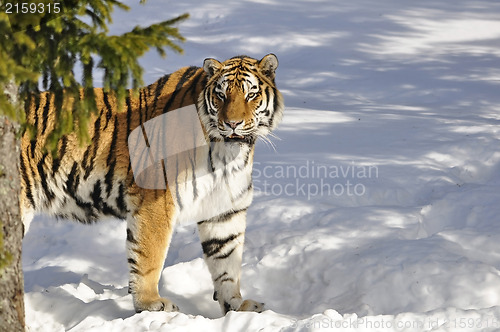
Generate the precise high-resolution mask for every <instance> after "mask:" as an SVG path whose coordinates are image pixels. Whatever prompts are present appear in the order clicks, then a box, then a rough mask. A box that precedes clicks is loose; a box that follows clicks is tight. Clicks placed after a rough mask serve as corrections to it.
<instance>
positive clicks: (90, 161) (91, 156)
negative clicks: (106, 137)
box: [82, 111, 102, 180]
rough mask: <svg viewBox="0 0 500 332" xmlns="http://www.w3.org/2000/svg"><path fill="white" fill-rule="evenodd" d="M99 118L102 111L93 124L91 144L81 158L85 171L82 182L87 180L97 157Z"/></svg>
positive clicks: (99, 129) (99, 133)
mask: <svg viewBox="0 0 500 332" xmlns="http://www.w3.org/2000/svg"><path fill="white" fill-rule="evenodd" d="M101 116H102V111H101V114H100V115H99V117H98V118H97V119H96V121H95V122H94V136H93V137H92V142H91V143H90V145H89V146H88V148H87V150H86V151H85V154H84V156H83V162H82V165H83V167H84V169H85V174H84V176H83V179H84V180H87V179H88V177H89V176H90V173H91V172H92V170H93V169H94V164H95V157H96V156H97V149H98V147H99V140H100V138H101Z"/></svg>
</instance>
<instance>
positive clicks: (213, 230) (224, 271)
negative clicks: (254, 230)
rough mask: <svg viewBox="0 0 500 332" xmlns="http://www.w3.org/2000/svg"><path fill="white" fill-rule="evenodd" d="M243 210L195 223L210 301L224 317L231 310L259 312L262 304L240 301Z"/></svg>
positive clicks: (244, 212)
mask: <svg viewBox="0 0 500 332" xmlns="http://www.w3.org/2000/svg"><path fill="white" fill-rule="evenodd" d="M245 226H246V209H242V210H238V211H231V212H228V213H225V214H222V215H219V216H217V217H214V218H212V219H208V220H205V221H201V222H199V223H198V231H199V235H200V240H201V245H202V248H203V256H204V258H205V262H206V263H207V265H208V269H209V271H210V274H211V275H212V280H213V283H214V290H215V291H214V300H215V301H218V302H219V304H220V307H221V310H222V312H223V313H224V314H226V313H227V312H228V311H231V310H237V311H255V312H262V311H263V310H264V303H259V302H256V301H253V300H245V301H243V299H242V298H241V293H240V274H241V258H242V254H243V242H244V238H245Z"/></svg>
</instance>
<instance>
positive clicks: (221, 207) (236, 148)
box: [166, 143, 252, 223]
mask: <svg viewBox="0 0 500 332" xmlns="http://www.w3.org/2000/svg"><path fill="white" fill-rule="evenodd" d="M250 154H251V147H249V146H248V145H246V144H240V143H212V144H211V145H209V146H206V147H202V148H197V149H193V150H190V151H187V152H185V153H182V154H179V155H176V156H175V157H174V158H170V159H169V160H167V167H166V168H167V175H168V179H169V189H170V192H171V193H172V196H173V199H174V202H175V204H176V207H177V210H178V212H179V214H178V217H177V220H178V222H181V223H186V222H199V221H202V220H206V219H210V218H213V217H215V216H218V215H220V214H223V213H226V212H228V211H231V210H240V209H243V208H246V207H248V206H249V205H250V203H251V201H252V163H251V162H252V160H251V156H250ZM170 179H175V181H171V180H170Z"/></svg>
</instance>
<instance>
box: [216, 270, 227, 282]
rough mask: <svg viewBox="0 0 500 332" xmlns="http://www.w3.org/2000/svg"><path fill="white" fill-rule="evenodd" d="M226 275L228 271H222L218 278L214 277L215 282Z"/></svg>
mask: <svg viewBox="0 0 500 332" xmlns="http://www.w3.org/2000/svg"><path fill="white" fill-rule="evenodd" d="M225 276H227V272H224V273H222V274H221V275H219V276H218V277H217V278H215V279H214V282H217V281H219V280H220V279H221V278H222V277H225Z"/></svg>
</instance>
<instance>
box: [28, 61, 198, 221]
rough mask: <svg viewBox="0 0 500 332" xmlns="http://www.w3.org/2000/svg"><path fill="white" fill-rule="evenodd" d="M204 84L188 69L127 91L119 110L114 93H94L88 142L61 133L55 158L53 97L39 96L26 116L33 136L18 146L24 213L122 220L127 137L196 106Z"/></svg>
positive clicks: (126, 205)
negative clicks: (50, 146) (49, 146)
mask: <svg viewBox="0 0 500 332" xmlns="http://www.w3.org/2000/svg"><path fill="white" fill-rule="evenodd" d="M205 84H206V75H205V73H204V72H203V70H202V69H201V68H197V67H186V68H183V69H181V70H179V71H177V72H175V73H173V74H170V75H167V76H165V77H163V78H161V79H160V80H158V81H157V82H155V83H153V84H152V85H150V86H147V87H145V88H142V89H141V90H140V91H139V95H138V96H137V97H136V96H134V95H133V93H132V91H129V96H128V97H127V99H126V102H125V108H124V109H123V110H118V108H117V101H116V98H115V97H114V96H113V95H112V94H107V93H105V92H104V91H103V90H102V89H95V95H96V104H97V107H98V110H99V111H98V115H93V116H92V117H91V119H90V121H89V123H90V124H91V125H89V137H90V142H89V144H88V145H86V146H81V144H80V143H79V139H78V137H77V134H76V133H75V134H70V135H65V136H63V137H62V138H61V140H60V141H59V143H58V145H57V152H56V154H55V158H53V156H52V154H51V153H49V152H47V151H45V150H44V148H43V147H44V145H45V143H46V141H47V138H48V136H49V135H50V133H51V131H52V130H53V129H54V121H55V112H54V111H53V104H54V96H53V95H51V94H49V93H46V92H45V93H42V94H41V95H40V97H39V102H38V103H37V104H34V103H31V105H30V106H29V108H28V112H27V119H28V122H29V123H30V124H31V125H32V126H34V128H36V137H35V138H34V139H30V135H29V134H28V133H26V134H25V135H24V136H23V138H22V143H21V167H20V170H21V176H22V178H21V181H22V193H23V195H22V199H21V202H22V207H23V210H25V211H29V210H33V211H34V212H38V211H40V212H42V211H43V212H45V213H49V214H53V215H56V216H58V217H63V218H66V219H75V220H78V221H80V222H83V223H91V222H94V221H97V220H99V219H100V218H102V217H103V216H114V217H117V218H121V219H125V218H126V214H127V212H128V211H129V210H130V205H131V203H132V202H130V201H129V198H128V195H127V194H128V193H129V191H130V190H131V189H132V187H134V179H133V175H132V172H131V171H132V169H131V167H130V157H129V150H128V146H127V138H128V137H129V135H130V133H131V132H132V130H134V129H135V128H137V127H139V126H141V124H144V123H145V122H147V121H148V120H150V119H152V118H154V117H156V116H159V115H161V114H162V113H166V112H168V111H170V110H174V109H178V108H181V107H183V106H187V105H191V104H196V102H197V99H198V95H199V94H200V92H201V91H202V90H203V87H204V85H205Z"/></svg>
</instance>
